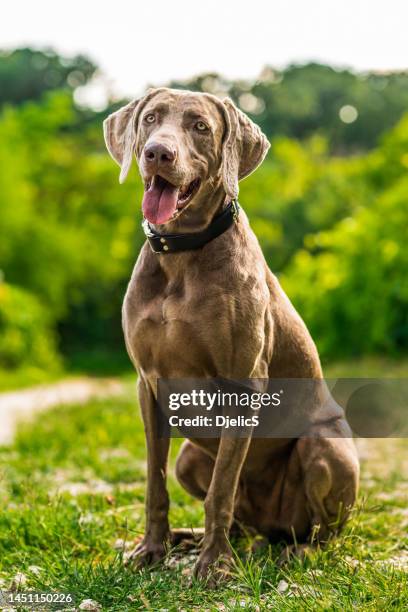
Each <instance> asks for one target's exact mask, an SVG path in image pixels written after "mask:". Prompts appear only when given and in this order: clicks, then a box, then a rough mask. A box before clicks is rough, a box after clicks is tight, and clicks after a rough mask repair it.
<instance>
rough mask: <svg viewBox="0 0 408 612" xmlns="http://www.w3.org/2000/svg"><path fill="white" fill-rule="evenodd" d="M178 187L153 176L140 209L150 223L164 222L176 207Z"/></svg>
mask: <svg viewBox="0 0 408 612" xmlns="http://www.w3.org/2000/svg"><path fill="white" fill-rule="evenodd" d="M177 196H178V187H175V186H174V185H172V184H171V183H168V182H167V181H165V180H164V179H162V178H161V177H159V176H155V177H154V179H153V182H152V185H151V186H150V189H149V190H148V191H145V193H144V196H143V202H142V210H143V214H144V216H145V218H146V219H147V220H148V221H150V222H151V223H156V224H160V223H166V221H168V220H169V219H170V218H171V217H172V216H173V214H174V212H175V211H176V209H177Z"/></svg>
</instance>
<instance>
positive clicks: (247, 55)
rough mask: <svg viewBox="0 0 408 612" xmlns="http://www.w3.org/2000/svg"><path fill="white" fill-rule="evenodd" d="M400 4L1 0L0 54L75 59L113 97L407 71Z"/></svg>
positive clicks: (407, 38)
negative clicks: (320, 70)
mask: <svg viewBox="0 0 408 612" xmlns="http://www.w3.org/2000/svg"><path fill="white" fill-rule="evenodd" d="M407 24H408V2H407V0H342V1H341V0H338V1H333V0H202V1H201V2H195V1H194V0H110V1H109V2H107V1H106V0H105V1H103V0H99V1H96V0H69V1H66V0H65V2H64V1H61V0H60V1H58V0H9V1H8V2H4V3H3V6H2V16H1V24H0V47H3V48H4V47H6V48H7V47H15V46H21V45H33V46H36V47H43V46H46V45H49V46H53V47H55V48H56V49H57V50H59V51H60V52H63V53H65V54H69V55H72V54H76V53H79V52H82V53H85V54H87V55H89V56H90V57H91V58H93V59H94V60H95V61H96V62H97V63H98V64H99V65H100V66H101V67H102V69H103V71H104V72H105V73H106V74H107V76H108V77H109V79H110V82H111V85H112V90H113V91H114V92H115V93H116V94H118V95H121V94H125V95H129V96H134V95H137V94H139V93H140V92H141V90H142V89H143V88H144V87H145V86H146V84H148V83H149V84H154V85H158V84H161V83H164V82H166V81H168V80H169V79H171V78H185V77H188V76H191V75H194V74H197V73H200V72H203V71H218V72H220V73H222V74H224V75H226V76H227V77H241V78H245V77H255V76H257V75H258V73H259V72H260V70H261V69H262V67H263V66H264V65H265V64H271V65H274V66H278V67H279V66H283V65H285V64H287V63H289V62H294V61H300V62H304V61H307V60H319V61H323V62H328V63H332V64H336V65H340V66H351V67H354V68H356V69H362V70H366V69H378V70H388V69H402V68H408V35H407Z"/></svg>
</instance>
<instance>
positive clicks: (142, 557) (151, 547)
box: [124, 539, 168, 570]
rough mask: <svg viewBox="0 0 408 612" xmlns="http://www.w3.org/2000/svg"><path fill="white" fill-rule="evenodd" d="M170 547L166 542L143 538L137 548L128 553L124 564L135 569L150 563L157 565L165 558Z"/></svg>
mask: <svg viewBox="0 0 408 612" xmlns="http://www.w3.org/2000/svg"><path fill="white" fill-rule="evenodd" d="M167 552H168V547H167V546H166V544H165V542H160V543H154V542H151V541H149V540H148V539H143V540H142V541H141V542H139V544H137V545H136V546H135V548H134V549H133V550H132V551H130V552H129V553H127V554H126V557H125V558H124V564H125V566H126V567H130V568H131V569H134V570H139V569H142V568H143V567H148V566H150V565H156V563H160V562H161V561H163V559H164V558H165V556H166V554H167Z"/></svg>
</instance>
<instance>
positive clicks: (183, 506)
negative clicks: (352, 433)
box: [0, 397, 408, 612]
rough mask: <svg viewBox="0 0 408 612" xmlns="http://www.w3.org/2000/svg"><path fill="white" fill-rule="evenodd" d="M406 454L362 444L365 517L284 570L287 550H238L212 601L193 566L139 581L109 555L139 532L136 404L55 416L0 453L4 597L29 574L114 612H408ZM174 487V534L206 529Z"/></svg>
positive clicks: (392, 445) (390, 444) (398, 443)
mask: <svg viewBox="0 0 408 612" xmlns="http://www.w3.org/2000/svg"><path fill="white" fill-rule="evenodd" d="M173 442H174V444H173V448H172V459H173V461H172V464H173V465H174V456H175V454H176V452H177V447H178V446H179V444H180V441H179V440H175V441H173ZM407 450H408V443H407V441H406V440H381V441H378V442H376V441H365V444H364V448H363V451H364V460H363V463H362V489H361V494H360V501H359V506H358V508H357V509H356V510H355V512H354V514H353V518H352V520H351V521H350V522H349V524H348V526H347V528H346V529H345V531H344V532H343V534H342V535H341V536H340V537H339V538H338V539H336V540H333V542H331V543H330V544H329V546H328V548H327V549H326V550H321V551H317V552H315V553H313V555H311V556H310V557H309V558H307V559H306V561H305V562H304V563H303V564H302V563H300V562H298V561H293V562H291V564H290V565H289V566H288V567H287V568H286V569H285V570H281V569H279V568H278V567H277V565H276V562H275V561H276V558H277V556H278V555H279V552H280V550H281V547H279V546H275V547H273V548H270V549H269V550H268V551H266V552H263V553H261V552H259V553H257V554H256V555H255V556H251V555H249V554H248V550H247V549H248V545H249V543H248V542H246V541H241V542H238V543H236V544H235V545H236V546H237V552H236V567H235V570H234V573H235V577H233V578H232V579H231V580H230V581H229V582H228V583H226V584H225V585H224V586H222V587H219V588H217V589H216V590H213V591H211V590H207V589H205V587H204V586H203V584H202V583H200V582H197V581H194V580H192V579H191V566H192V564H193V561H194V559H193V558H192V557H191V556H190V557H187V558H186V559H187V561H188V563H187V565H184V564H183V558H181V557H174V558H171V559H170V560H169V562H168V563H167V565H166V566H164V567H157V568H154V569H153V570H152V571H143V572H138V573H134V572H132V571H130V570H127V569H124V568H123V566H122V559H121V554H122V553H121V552H118V551H117V550H115V549H114V547H113V545H114V543H115V541H116V540H117V539H119V538H121V539H123V540H125V541H127V542H131V541H132V540H134V539H135V538H137V537H139V536H140V535H141V534H142V533H143V521H144V512H143V503H144V490H145V471H146V470H145V447H144V434H143V429H142V426H141V422H140V419H139V416H138V413H137V407H136V402H135V401H134V399H133V398H132V397H128V398H123V399H121V400H118V399H115V400H106V401H98V402H92V403H90V404H88V405H87V406H71V407H63V408H58V409H55V410H53V411H50V412H49V413H47V414H45V415H42V416H40V417H39V418H38V419H37V421H36V422H35V423H34V425H32V426H30V427H28V426H25V427H23V428H21V429H20V430H19V433H18V435H17V438H16V440H15V443H14V445H13V446H12V447H7V448H6V447H4V448H2V449H0V498H1V500H2V505H1V508H0V579H1V580H2V584H3V585H5V586H7V585H8V584H9V583H10V581H11V580H12V578H13V576H14V575H15V574H16V573H17V572H23V573H24V574H26V575H27V579H28V582H27V586H28V587H30V588H35V589H37V590H56V591H71V592H73V593H74V594H75V596H76V598H77V602H78V603H79V602H80V601H81V600H82V599H87V598H91V599H95V600H97V601H98V602H100V604H102V606H103V610H112V611H118V612H119V611H120V612H126V611H127V610H139V609H140V610H162V609H163V610H194V609H196V610H239V609H247V610H264V609H271V610H299V611H303V610H372V611H376V612H377V611H378V610H384V611H385V610H387V611H388V610H406V609H407V605H408V584H407V573H406V571H407V556H408V550H407V547H408V542H407V526H408V516H407V510H406V499H407V493H408V489H407V484H406V476H407V463H408V458H407ZM169 488H170V495H171V511H170V514H171V523H172V525H173V526H180V527H181V526H184V527H185V526H199V525H202V524H203V508H202V504H201V503H200V502H198V501H194V500H193V499H192V498H191V497H190V496H189V495H187V494H186V493H184V492H183V491H182V489H181V488H180V487H179V486H178V484H177V483H176V481H175V479H174V477H173V475H172V473H171V474H170V478H169ZM186 559H184V560H186ZM404 559H405V561H404ZM397 563H401V564H402V565H404V564H405V568H404V569H405V571H404V569H403V568H401V567H400V568H399V567H398V564H397ZM30 566H39V567H40V568H41V570H39V571H38V572H35V571H32V570H30V569H29V568H30ZM282 580H284V581H286V583H287V585H288V587H287V589H286V590H285V591H284V592H283V593H282V594H280V593H279V592H278V590H277V587H278V585H279V583H280V581H282ZM282 584H283V583H281V585H282Z"/></svg>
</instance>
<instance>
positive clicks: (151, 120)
mask: <svg viewBox="0 0 408 612" xmlns="http://www.w3.org/2000/svg"><path fill="white" fill-rule="evenodd" d="M144 120H145V121H146V123H154V122H155V120H156V117H155V116H154V115H153V113H149V114H148V115H146V117H145V118H144Z"/></svg>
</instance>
